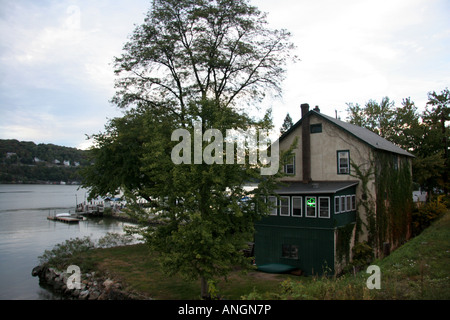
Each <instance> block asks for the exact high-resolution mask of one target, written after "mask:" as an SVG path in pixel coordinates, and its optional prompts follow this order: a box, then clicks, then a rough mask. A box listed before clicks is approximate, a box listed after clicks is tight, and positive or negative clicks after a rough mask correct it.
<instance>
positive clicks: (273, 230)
mask: <svg viewBox="0 0 450 320" xmlns="http://www.w3.org/2000/svg"><path fill="white" fill-rule="evenodd" d="M283 245H291V246H295V247H296V248H297V249H298V257H297V258H296V259H292V258H284V257H282V254H283V253H282V248H283ZM255 259H256V264H257V265H264V264H269V263H281V264H287V265H292V266H295V267H297V268H299V269H301V270H302V271H303V272H304V273H305V274H306V275H311V274H313V273H314V274H322V273H323V272H324V271H328V272H330V273H333V272H334V229H307V228H298V227H297V228H294V227H290V226H269V225H263V224H259V225H257V226H256V234H255ZM325 268H327V269H325Z"/></svg>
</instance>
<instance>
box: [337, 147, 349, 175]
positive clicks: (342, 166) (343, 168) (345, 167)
mask: <svg viewBox="0 0 450 320" xmlns="http://www.w3.org/2000/svg"><path fill="white" fill-rule="evenodd" d="M337 166H338V168H337V169H338V174H350V151H348V150H347V151H338V152H337Z"/></svg>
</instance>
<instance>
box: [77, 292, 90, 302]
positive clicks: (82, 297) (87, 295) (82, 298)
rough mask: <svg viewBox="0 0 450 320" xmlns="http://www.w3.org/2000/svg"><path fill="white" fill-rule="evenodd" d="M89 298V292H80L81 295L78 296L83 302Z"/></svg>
mask: <svg viewBox="0 0 450 320" xmlns="http://www.w3.org/2000/svg"><path fill="white" fill-rule="evenodd" d="M88 297H89V290H84V291H81V292H80V295H79V296H78V298H79V299H81V300H86V299H87V298H88Z"/></svg>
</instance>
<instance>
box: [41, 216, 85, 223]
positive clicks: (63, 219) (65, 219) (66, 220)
mask: <svg viewBox="0 0 450 320" xmlns="http://www.w3.org/2000/svg"><path fill="white" fill-rule="evenodd" d="M47 219H48V220H52V221H60V222H64V223H78V222H80V219H78V218H73V217H55V216H48V217H47Z"/></svg>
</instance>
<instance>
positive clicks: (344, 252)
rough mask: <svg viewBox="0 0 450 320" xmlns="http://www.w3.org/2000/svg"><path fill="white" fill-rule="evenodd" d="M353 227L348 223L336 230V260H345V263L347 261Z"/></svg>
mask: <svg viewBox="0 0 450 320" xmlns="http://www.w3.org/2000/svg"><path fill="white" fill-rule="evenodd" d="M354 228H355V225H354V224H348V225H346V226H343V227H340V228H338V229H337V230H336V232H337V237H336V256H337V261H345V263H348V261H349V260H350V244H351V239H352V234H353V230H354Z"/></svg>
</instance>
